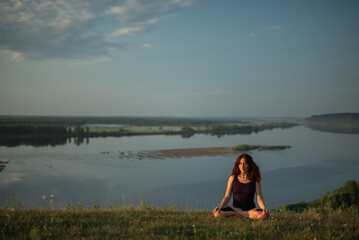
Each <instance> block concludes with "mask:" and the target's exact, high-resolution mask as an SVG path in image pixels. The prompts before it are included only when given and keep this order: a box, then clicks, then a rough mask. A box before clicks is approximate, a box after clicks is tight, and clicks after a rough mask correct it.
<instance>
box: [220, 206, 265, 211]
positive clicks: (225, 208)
mask: <svg viewBox="0 0 359 240" xmlns="http://www.w3.org/2000/svg"><path fill="white" fill-rule="evenodd" d="M219 210H220V211H222V212H230V211H232V212H235V211H234V209H233V208H231V207H228V206H227V207H223V208H221V209H219ZM249 210H251V209H249ZM249 210H248V211H249ZM256 211H263V210H262V209H258V208H256Z"/></svg>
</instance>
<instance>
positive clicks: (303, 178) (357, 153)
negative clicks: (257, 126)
mask: <svg viewBox="0 0 359 240" xmlns="http://www.w3.org/2000/svg"><path fill="white" fill-rule="evenodd" d="M358 140H359V135H346V134H334V133H324V132H318V131H312V130H310V129H308V128H305V127H296V128H292V129H287V130H279V129H277V130H271V131H263V132H260V133H257V134H252V135H232V136H224V137H221V138H217V137H213V136H209V135H195V136H193V137H191V138H189V139H184V138H181V137H180V136H137V137H122V138H93V139H90V141H89V144H88V145H86V144H83V145H80V146H76V145H75V144H74V143H72V144H67V145H64V146H57V147H38V148H35V147H29V146H21V147H15V148H5V147H0V160H2V161H8V160H9V161H10V162H9V163H8V164H7V166H6V168H5V170H4V171H3V172H1V173H0V198H1V199H0V201H1V202H2V203H4V201H5V199H6V197H7V195H8V194H10V193H13V194H18V195H19V199H20V200H21V201H23V202H24V206H30V207H36V206H37V205H38V204H39V202H41V201H40V200H41V196H43V195H50V194H53V195H55V204H56V203H57V204H58V205H57V206H58V207H65V205H66V203H69V202H70V201H72V202H73V203H76V202H77V201H79V200H80V199H81V200H82V201H83V202H84V203H85V205H86V203H88V204H89V203H90V201H91V200H94V201H95V202H96V203H98V204H106V203H113V204H115V203H119V201H121V200H122V199H123V197H124V198H125V200H126V201H127V202H130V201H133V202H134V203H135V204H137V202H138V201H141V200H145V201H146V202H148V203H149V204H151V203H154V204H156V205H158V206H162V205H165V206H167V205H168V203H169V202H170V201H171V200H175V201H176V202H179V203H181V204H183V205H185V206H188V207H206V208H211V207H213V206H215V205H217V204H218V203H219V202H220V201H221V199H222V197H223V195H224V192H225V188H226V184H227V180H228V176H229V174H230V173H231V170H232V167H233V164H234V161H235V156H216V157H193V158H178V159H164V160H153V159H151V160H150V159H143V160H138V159H120V158H119V155H120V152H121V151H141V150H159V149H173V148H197V147H231V146H234V145H237V144H268V145H280V144H282V145H292V148H291V149H287V150H284V151H262V152H258V151H255V152H254V153H253V154H252V155H253V157H254V159H255V161H256V162H257V163H258V165H259V166H260V168H261V171H262V175H263V182H262V185H263V193H264V198H265V200H266V203H267V205H268V206H269V207H270V208H275V207H278V206H279V205H281V204H285V203H289V202H296V201H299V200H304V201H311V200H314V199H316V198H318V197H319V196H321V195H322V194H324V193H326V192H328V191H330V190H332V189H334V188H336V187H339V186H341V185H343V184H344V182H345V181H346V180H348V179H354V180H358V179H359V178H358V176H359V175H358V173H359V150H358V149H357V147H356V145H357V144H358V143H359V141H358ZM102 152H109V154H101V153H102Z"/></svg>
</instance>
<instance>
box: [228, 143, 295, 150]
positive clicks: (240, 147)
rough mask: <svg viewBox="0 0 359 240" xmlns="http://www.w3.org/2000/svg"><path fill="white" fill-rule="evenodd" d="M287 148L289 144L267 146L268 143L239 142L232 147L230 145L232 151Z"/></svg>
mask: <svg viewBox="0 0 359 240" xmlns="http://www.w3.org/2000/svg"><path fill="white" fill-rule="evenodd" d="M287 148H291V146H289V145H277V146H268V145H247V144H241V145H236V146H234V147H232V150H233V151H236V152H237V151H238V152H241V151H251V150H259V151H265V150H267V151H268V150H271V151H276V150H284V149H287Z"/></svg>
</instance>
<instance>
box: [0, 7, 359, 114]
mask: <svg viewBox="0 0 359 240" xmlns="http://www.w3.org/2000/svg"><path fill="white" fill-rule="evenodd" d="M358 12H359V1H357V0H335V1H334V0H316V1H307V0H300V1H299V0H298V1H294V0H281V1H278V0H272V1H268V0H262V1H261V0H223V1H218V0H118V1H115V0H102V1H95V0H33V1H30V0H5V1H4V0H0V115H61V116H63V115H77V116H78V115H80V116H173V117H175V116H178V117H188V116H191V117H244V116H246V117H249V116H250V117H277V116H289V117H309V116H311V115H314V114H325V113H339V112H359V66H358V65H359V44H358V43H359V14H358Z"/></svg>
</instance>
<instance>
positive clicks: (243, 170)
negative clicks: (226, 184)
mask: <svg viewBox="0 0 359 240" xmlns="http://www.w3.org/2000/svg"><path fill="white" fill-rule="evenodd" d="M238 167H239V171H241V173H248V169H249V165H248V163H247V162H246V159H245V158H242V159H241V160H240V162H239V165H238Z"/></svg>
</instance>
